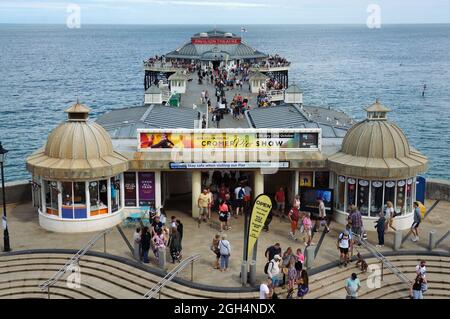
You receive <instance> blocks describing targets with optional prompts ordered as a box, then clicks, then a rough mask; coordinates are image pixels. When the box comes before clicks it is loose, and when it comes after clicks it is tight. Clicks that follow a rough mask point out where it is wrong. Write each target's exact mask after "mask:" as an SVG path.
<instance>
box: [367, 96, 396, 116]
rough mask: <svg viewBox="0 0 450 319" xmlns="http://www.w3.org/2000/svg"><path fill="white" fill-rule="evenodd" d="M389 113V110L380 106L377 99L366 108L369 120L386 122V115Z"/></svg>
mask: <svg viewBox="0 0 450 319" xmlns="http://www.w3.org/2000/svg"><path fill="white" fill-rule="evenodd" d="M390 111H391V110H390V109H388V108H387V107H385V106H383V105H381V103H380V100H379V99H378V98H377V99H376V100H375V103H374V104H372V105H371V106H369V107H367V108H366V112H367V118H368V119H369V120H387V113H389V112H390Z"/></svg>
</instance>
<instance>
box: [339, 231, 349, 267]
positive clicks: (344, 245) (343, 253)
mask: <svg viewBox="0 0 450 319" xmlns="http://www.w3.org/2000/svg"><path fill="white" fill-rule="evenodd" d="M337 248H338V250H339V254H340V259H339V268H342V265H344V266H345V267H347V263H348V251H349V249H350V233H349V232H348V231H347V230H345V231H344V232H343V233H341V234H340V235H339V237H338V240H337Z"/></svg>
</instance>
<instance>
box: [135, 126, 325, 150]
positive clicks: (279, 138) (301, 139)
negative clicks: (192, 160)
mask: <svg viewBox="0 0 450 319" xmlns="http://www.w3.org/2000/svg"><path fill="white" fill-rule="evenodd" d="M321 138H322V136H321V129H285V130H280V129H271V130H261V129H258V130H256V129H240V130H236V129H224V130H212V129H211V130H157V129H153V130H152V129H139V130H138V150H139V151H140V152H151V151H157V150H170V149H175V150H238V151H239V150H274V151H277V150H278V151H284V150H286V151H288V150H298V151H320V149H321Z"/></svg>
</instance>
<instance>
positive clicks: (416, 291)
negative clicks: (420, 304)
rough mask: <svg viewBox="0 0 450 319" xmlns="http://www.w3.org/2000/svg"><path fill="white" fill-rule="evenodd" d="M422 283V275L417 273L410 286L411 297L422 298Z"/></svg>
mask: <svg viewBox="0 0 450 319" xmlns="http://www.w3.org/2000/svg"><path fill="white" fill-rule="evenodd" d="M423 283H424V279H423V277H422V276H421V275H420V274H419V275H417V276H416V279H415V280H414V282H413V284H412V285H411V288H410V296H411V299H423V291H422V287H423Z"/></svg>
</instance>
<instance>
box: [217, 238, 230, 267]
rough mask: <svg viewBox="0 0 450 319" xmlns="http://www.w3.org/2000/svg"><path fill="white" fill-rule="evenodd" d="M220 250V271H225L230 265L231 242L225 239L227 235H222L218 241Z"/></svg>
mask: <svg viewBox="0 0 450 319" xmlns="http://www.w3.org/2000/svg"><path fill="white" fill-rule="evenodd" d="M219 251H220V271H221V272H224V271H227V270H228V268H229V266H230V256H231V244H230V242H229V241H228V240H227V235H222V240H221V241H220V242H219Z"/></svg>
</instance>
